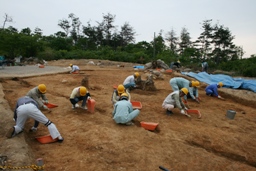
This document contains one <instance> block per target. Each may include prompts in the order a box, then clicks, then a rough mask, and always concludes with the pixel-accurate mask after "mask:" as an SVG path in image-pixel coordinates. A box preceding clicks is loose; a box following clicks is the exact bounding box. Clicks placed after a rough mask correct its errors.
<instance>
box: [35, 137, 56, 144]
mask: <svg viewBox="0 0 256 171" xmlns="http://www.w3.org/2000/svg"><path fill="white" fill-rule="evenodd" d="M36 139H37V141H39V142H40V143H41V144H48V143H53V142H56V141H58V138H55V139H52V137H51V135H44V136H40V137H36Z"/></svg>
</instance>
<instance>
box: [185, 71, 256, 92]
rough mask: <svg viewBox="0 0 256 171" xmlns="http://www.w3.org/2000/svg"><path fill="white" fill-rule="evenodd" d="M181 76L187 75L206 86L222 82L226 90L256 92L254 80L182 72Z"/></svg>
mask: <svg viewBox="0 0 256 171" xmlns="http://www.w3.org/2000/svg"><path fill="white" fill-rule="evenodd" d="M182 74H183V75H187V76H190V77H193V78H195V79H197V80H198V81H200V82H204V83H207V84H214V83H218V82H223V84H224V86H223V87H226V88H233V89H246V90H251V91H253V92H256V80H249V79H243V78H233V77H230V76H228V75H224V74H215V75H213V74H208V73H206V72H199V73H194V72H182Z"/></svg>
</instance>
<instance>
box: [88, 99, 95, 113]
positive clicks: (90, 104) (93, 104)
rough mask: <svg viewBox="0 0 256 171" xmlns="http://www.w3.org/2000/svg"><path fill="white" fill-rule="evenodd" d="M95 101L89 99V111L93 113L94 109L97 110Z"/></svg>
mask: <svg viewBox="0 0 256 171" xmlns="http://www.w3.org/2000/svg"><path fill="white" fill-rule="evenodd" d="M95 103H96V102H95V100H94V99H89V100H88V102H87V108H88V111H89V112H91V113H93V112H94V108H95Z"/></svg>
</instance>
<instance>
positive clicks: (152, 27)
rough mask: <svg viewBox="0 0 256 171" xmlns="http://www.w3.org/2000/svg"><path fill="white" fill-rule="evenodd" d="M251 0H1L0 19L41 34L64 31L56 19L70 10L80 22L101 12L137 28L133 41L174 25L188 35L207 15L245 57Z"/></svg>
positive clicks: (255, 33)
mask: <svg viewBox="0 0 256 171" xmlns="http://www.w3.org/2000/svg"><path fill="white" fill-rule="evenodd" d="M255 7H256V0H127V1H124V0H91V1H88V0H0V16H1V18H0V24H1V26H2V25H3V22H4V15H5V14H8V15H9V16H11V17H12V19H13V23H8V24H7V25H6V27H8V26H10V25H11V26H13V27H14V28H16V29H18V30H19V31H20V30H21V29H23V28H27V27H29V28H30V29H31V30H32V31H34V29H35V28H36V27H38V28H40V29H42V30H43V34H44V35H47V36H48V35H50V34H54V33H56V32H58V31H63V30H62V29H61V28H60V27H59V26H58V22H59V20H62V19H68V14H70V13H73V14H75V16H76V17H79V19H80V21H81V22H82V25H87V22H88V21H90V23H91V25H92V26H97V23H96V21H98V22H101V21H102V20H103V14H104V15H106V14H108V13H110V14H112V15H115V16H116V18H115V22H114V25H116V26H118V27H117V29H118V30H119V31H120V27H121V26H122V25H123V24H124V23H125V22H128V23H129V24H130V25H131V26H132V27H133V28H134V31H135V32H136V34H137V35H136V37H135V38H136V42H139V41H147V42H150V41H152V40H153V38H154V33H155V34H156V35H157V34H158V33H159V32H160V30H163V36H164V37H165V35H166V33H167V32H169V31H171V29H173V30H174V31H175V32H176V34H177V36H179V35H180V31H181V29H182V28H183V27H185V28H187V29H188V32H189V33H190V36H191V38H192V39H191V40H192V41H193V40H196V39H197V38H198V37H199V35H200V33H202V25H201V24H202V22H203V21H204V20H208V19H212V24H216V23H219V25H224V26H225V27H227V28H229V30H230V31H231V33H232V35H234V36H235V39H234V41H233V42H234V44H235V45H236V46H242V47H243V49H244V51H245V52H246V53H245V55H244V57H249V56H250V55H252V54H256V10H255Z"/></svg>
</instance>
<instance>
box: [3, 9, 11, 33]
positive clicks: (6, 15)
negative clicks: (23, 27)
mask: <svg viewBox="0 0 256 171" xmlns="http://www.w3.org/2000/svg"><path fill="white" fill-rule="evenodd" d="M7 22H9V23H11V22H13V20H12V17H10V16H9V15H8V14H6V13H5V14H4V23H3V29H4V28H5V24H6V23H7Z"/></svg>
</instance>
